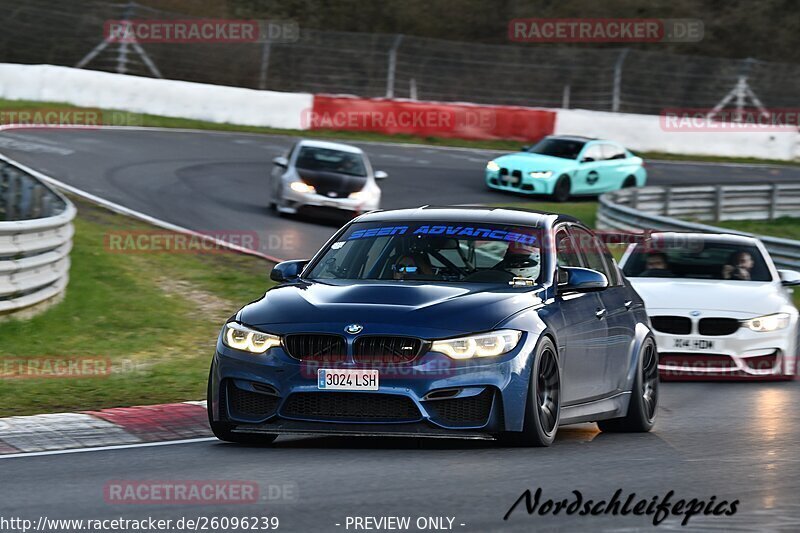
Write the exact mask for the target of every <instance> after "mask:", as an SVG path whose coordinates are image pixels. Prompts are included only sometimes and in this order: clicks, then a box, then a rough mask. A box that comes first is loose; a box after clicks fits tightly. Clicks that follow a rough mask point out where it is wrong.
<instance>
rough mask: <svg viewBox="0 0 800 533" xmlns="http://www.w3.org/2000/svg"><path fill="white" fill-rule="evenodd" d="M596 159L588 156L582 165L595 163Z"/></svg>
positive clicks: (582, 160)
mask: <svg viewBox="0 0 800 533" xmlns="http://www.w3.org/2000/svg"><path fill="white" fill-rule="evenodd" d="M593 162H594V157H589V156H588V155H587V156H586V157H584V158H582V159H581V163H593Z"/></svg>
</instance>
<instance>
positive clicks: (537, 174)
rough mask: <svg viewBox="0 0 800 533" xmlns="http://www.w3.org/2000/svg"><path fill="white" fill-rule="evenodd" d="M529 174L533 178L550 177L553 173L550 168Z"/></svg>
mask: <svg viewBox="0 0 800 533" xmlns="http://www.w3.org/2000/svg"><path fill="white" fill-rule="evenodd" d="M528 175H529V176H530V177H532V178H549V177H550V176H552V175H553V173H552V172H551V171H550V170H535V171H533V172H531V173H529V174H528Z"/></svg>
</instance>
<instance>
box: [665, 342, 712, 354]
mask: <svg viewBox="0 0 800 533" xmlns="http://www.w3.org/2000/svg"><path fill="white" fill-rule="evenodd" d="M672 342H673V344H672V347H673V348H680V349H681V350H697V351H704V350H713V349H714V341H709V340H706V339H673V340H672Z"/></svg>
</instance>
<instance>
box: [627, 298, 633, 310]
mask: <svg viewBox="0 0 800 533" xmlns="http://www.w3.org/2000/svg"><path fill="white" fill-rule="evenodd" d="M632 305H633V300H626V301H625V309H630V308H631V306H632Z"/></svg>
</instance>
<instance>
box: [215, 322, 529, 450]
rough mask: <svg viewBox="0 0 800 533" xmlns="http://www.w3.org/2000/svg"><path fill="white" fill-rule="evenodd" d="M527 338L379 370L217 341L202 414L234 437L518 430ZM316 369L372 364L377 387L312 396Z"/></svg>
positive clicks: (429, 355) (526, 376)
mask: <svg viewBox="0 0 800 533" xmlns="http://www.w3.org/2000/svg"><path fill="white" fill-rule="evenodd" d="M531 337H532V336H531V335H525V336H524V337H523V339H522V341H521V342H520V343H519V345H518V346H517V347H516V349H515V350H514V351H512V352H511V353H509V354H506V355H504V356H501V357H498V358H494V359H491V360H489V359H486V360H469V361H455V360H452V359H450V358H448V357H447V356H445V355H443V354H440V353H437V352H432V351H430V352H427V353H424V354H422V355H421V356H419V357H418V358H417V359H416V360H415V361H413V362H410V363H404V364H395V365H382V366H375V365H366V364H356V363H353V362H352V359H351V357H348V361H345V362H342V363H327V364H326V363H316V362H303V361H299V360H297V359H294V358H292V357H290V356H289V354H288V353H286V351H284V349H283V348H282V347H279V348H274V349H272V350H270V352H268V354H266V355H252V354H248V353H244V352H239V351H237V350H232V349H230V348H228V347H227V346H225V345H224V344H222V342H219V341H218V343H217V351H216V354H215V356H214V365H213V367H212V374H211V377H210V393H211V394H210V399H211V402H210V404H209V409H210V410H211V413H212V416H213V418H214V420H215V421H220V422H226V423H230V424H231V425H232V426H235V428H234V431H241V432H264V433H335V434H381V435H383V434H387V435H391V434H398V435H419V436H463V437H480V436H490V435H493V434H495V433H498V432H501V431H519V430H521V429H522V422H523V418H524V408H525V402H526V399H527V392H528V384H529V381H530V379H529V376H530V355H529V354H530V353H531V352H532V351H533V349H534V345H535V342H536V339H531ZM350 346H351V347H352V344H351V345H350ZM319 368H337V369H345V368H378V369H379V372H380V379H379V390H377V391H369V392H361V391H359V392H352V391H335V390H334V391H327V390H319V389H318V388H317V370H318V369H319ZM432 393H433V394H432ZM437 393H438V394H437ZM437 396H439V397H438V398H437Z"/></svg>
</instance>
